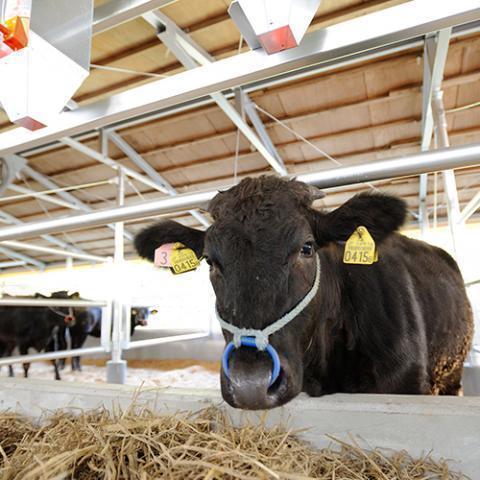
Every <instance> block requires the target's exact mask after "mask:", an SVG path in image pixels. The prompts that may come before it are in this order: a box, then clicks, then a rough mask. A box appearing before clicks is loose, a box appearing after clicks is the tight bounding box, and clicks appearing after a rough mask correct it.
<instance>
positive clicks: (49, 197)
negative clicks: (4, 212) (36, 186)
mask: <svg viewBox="0 0 480 480" xmlns="http://www.w3.org/2000/svg"><path fill="white" fill-rule="evenodd" d="M7 190H12V191H13V192H18V193H22V194H24V195H25V196H24V198H28V197H30V198H38V200H43V201H44V202H49V203H53V204H54V205H59V206H61V207H65V208H71V209H72V210H80V208H79V207H77V206H76V205H74V204H73V203H69V202H66V201H65V200H61V199H60V198H56V197H53V196H52V195H50V194H47V193H42V192H36V191H35V190H31V189H30V188H25V187H22V186H20V185H17V184H15V183H11V184H10V185H9V186H8V187H7ZM19 197H20V195H18V196H15V197H13V198H12V197H1V198H0V202H8V201H9V200H15V199H17V198H19Z"/></svg>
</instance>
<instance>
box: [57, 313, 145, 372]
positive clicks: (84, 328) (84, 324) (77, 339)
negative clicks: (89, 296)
mask: <svg viewBox="0 0 480 480" xmlns="http://www.w3.org/2000/svg"><path fill="white" fill-rule="evenodd" d="M149 315H150V309H149V308H147V307H132V309H131V311H130V336H132V335H133V333H134V331H135V328H136V327H138V326H139V325H140V326H142V327H144V326H146V325H147V319H148V316H149ZM101 329H102V309H101V308H99V307H91V308H89V309H88V310H87V311H85V312H83V313H82V314H81V315H77V316H76V323H75V326H73V327H70V328H69V334H70V341H71V348H82V346H83V344H84V343H85V341H86V339H87V336H88V335H91V336H92V337H96V338H100V336H101V331H102V330H101ZM63 338H65V336H64V337H63ZM65 348H66V342H65ZM62 363H63V365H64V362H62ZM72 370H73V371H75V370H77V371H81V370H82V367H81V364H80V357H73V358H72Z"/></svg>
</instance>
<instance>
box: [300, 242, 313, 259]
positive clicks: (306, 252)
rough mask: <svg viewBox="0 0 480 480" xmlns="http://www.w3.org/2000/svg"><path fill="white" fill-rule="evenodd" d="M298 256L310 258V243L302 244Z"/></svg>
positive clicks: (311, 247)
mask: <svg viewBox="0 0 480 480" xmlns="http://www.w3.org/2000/svg"><path fill="white" fill-rule="evenodd" d="M300 254H301V255H303V256H304V257H311V256H312V254H313V244H312V242H306V243H304V244H303V247H302V249H301V250H300Z"/></svg>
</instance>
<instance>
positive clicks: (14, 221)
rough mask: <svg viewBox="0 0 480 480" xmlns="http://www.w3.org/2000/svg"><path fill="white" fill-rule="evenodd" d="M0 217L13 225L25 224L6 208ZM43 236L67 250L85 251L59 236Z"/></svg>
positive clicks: (0, 212) (0, 211) (0, 213)
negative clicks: (6, 210)
mask: <svg viewBox="0 0 480 480" xmlns="http://www.w3.org/2000/svg"><path fill="white" fill-rule="evenodd" d="M0 218H2V219H3V220H4V221H5V222H7V223H10V224H13V225H25V222H24V221H22V220H20V219H19V218H17V217H15V216H14V215H11V214H10V213H7V212H5V211H4V210H0ZM41 237H42V238H43V239H44V240H47V242H50V243H52V244H54V245H57V246H58V247H61V248H64V249H67V250H72V251H73V252H77V253H84V252H83V250H81V249H79V248H77V247H74V246H73V245H70V244H69V243H67V242H64V241H63V240H60V239H59V238H56V237H52V236H51V235H41Z"/></svg>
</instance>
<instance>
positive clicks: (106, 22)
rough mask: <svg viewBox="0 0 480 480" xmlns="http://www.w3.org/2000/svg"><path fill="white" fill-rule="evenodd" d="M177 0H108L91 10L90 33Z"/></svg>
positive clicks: (111, 26)
mask: <svg viewBox="0 0 480 480" xmlns="http://www.w3.org/2000/svg"><path fill="white" fill-rule="evenodd" d="M176 1H177V0H110V1H109V2H107V3H105V4H103V5H101V6H99V7H97V8H95V10H94V11H93V25H92V35H97V34H98V33H101V32H104V31H106V30H109V29H110V28H113V27H116V26H117V25H120V24H122V23H125V22H128V21H130V20H133V19H134V18H137V17H140V16H141V15H143V14H144V13H146V12H149V11H150V10H155V9H157V8H162V7H165V6H167V5H170V4H171V3H175V2H176Z"/></svg>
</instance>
